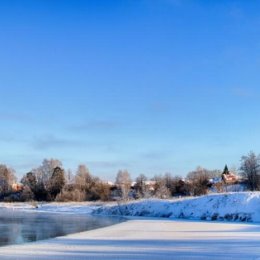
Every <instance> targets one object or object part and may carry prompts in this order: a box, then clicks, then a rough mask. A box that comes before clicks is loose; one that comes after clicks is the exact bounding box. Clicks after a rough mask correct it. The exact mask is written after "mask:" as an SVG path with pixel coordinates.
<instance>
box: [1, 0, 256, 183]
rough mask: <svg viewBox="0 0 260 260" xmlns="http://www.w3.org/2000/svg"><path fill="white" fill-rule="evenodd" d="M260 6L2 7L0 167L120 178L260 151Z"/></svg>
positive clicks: (211, 164) (152, 2)
mask: <svg viewBox="0 0 260 260" xmlns="http://www.w3.org/2000/svg"><path fill="white" fill-rule="evenodd" d="M259 10H260V3H259V1H228V0H226V1H199V0H198V1H185V0H183V1H181V0H179V1H178V0H161V1H159V0H158V1H157V0H140V1H137V0H131V1H127V0H121V1H99V0H93V1H90V0H89V1H80V0H78V1H66V0H64V1H50V0H49V1H48V0H45V1H41V0H39V1H27V0H24V1H13V0H3V1H1V2H0V90H1V102H0V120H1V127H0V147H1V149H0V159H1V162H2V163H6V164H8V165H10V166H12V167H14V168H15V169H16V171H17V174H18V176H22V175H23V174H25V173H26V172H27V171H29V170H30V169H31V168H33V167H36V166H38V165H39V164H40V163H41V161H42V160H43V159H44V158H58V159H60V160H62V162H63V165H64V167H65V168H72V169H75V168H76V167H77V165H78V164H80V163H84V164H86V165H87V166H88V167H89V169H90V171H91V172H92V173H93V174H96V175H98V176H100V177H103V178H104V179H113V178H114V176H115V175H116V173H117V171H118V170H119V169H128V170H129V172H130V173H131V174H132V176H133V177H135V176H136V175H138V174H139V173H145V174H146V175H148V176H153V175H154V174H162V173H165V172H171V173H173V174H176V175H186V173H187V172H188V171H190V170H193V169H194V168H195V167H196V166H198V165H201V166H204V167H206V168H210V169H216V168H217V169H222V168H223V167H224V165H225V164H226V163H227V164H228V165H230V166H239V160H240V157H241V156H242V155H244V154H247V153H248V152H249V151H250V150H254V151H255V152H256V153H258V152H260V139H259V132H260V123H259V113H260V112H259V111H260V102H259V98H260V87H259V82H260V73H259V68H260V17H259Z"/></svg>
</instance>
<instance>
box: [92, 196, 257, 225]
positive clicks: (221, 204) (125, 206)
mask: <svg viewBox="0 0 260 260" xmlns="http://www.w3.org/2000/svg"><path fill="white" fill-rule="evenodd" d="M93 213H94V214H101V215H117V216H118V215H120V216H145V217H161V218H180V219H194V220H218V221H239V222H241V221H242V222H260V192H241V193H225V194H211V195H206V196H201V197H195V198H186V199H176V200H158V199H148V200H139V201H135V202H128V203H122V204H121V203H118V205H114V206H112V205H107V206H102V207H100V208H98V209H95V210H94V211H93Z"/></svg>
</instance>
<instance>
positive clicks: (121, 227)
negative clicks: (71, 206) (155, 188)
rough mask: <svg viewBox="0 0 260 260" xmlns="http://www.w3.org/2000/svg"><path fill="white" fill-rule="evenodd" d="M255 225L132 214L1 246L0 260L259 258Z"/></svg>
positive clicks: (258, 229)
mask: <svg viewBox="0 0 260 260" xmlns="http://www.w3.org/2000/svg"><path fill="white" fill-rule="evenodd" d="M259 241H260V227H259V226H258V225H255V224H242V223H224V222H222V223H220V222H199V221H197V222H196V221H174V220H165V219H163V220H162V219H145V218H144V219H136V220H129V221H127V222H123V223H120V224H117V225H114V226H110V227H106V228H102V229H97V230H92V231H87V232H82V233H78V234H73V235H69V236H66V237H59V238H55V239H50V240H46V241H39V242H35V243H28V244H23V245H14V246H7V247H2V248H0V259H1V260H18V259H19V260H36V259H38V260H71V259H73V260H86V259H93V260H99V259H100V260H101V259H102V260H117V259H118V260H123V259H128V260H130V259H131V260H132V259H133V260H158V259H161V260H168V259H171V260H172V259H246V260H248V259H249V260H250V259H252V260H253V259H255V260H257V259H260V247H259Z"/></svg>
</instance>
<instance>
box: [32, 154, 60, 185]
mask: <svg viewBox="0 0 260 260" xmlns="http://www.w3.org/2000/svg"><path fill="white" fill-rule="evenodd" d="M56 167H60V168H62V163H61V161H59V160H57V159H49V160H48V159H44V160H43V162H42V164H41V165H40V166H39V167H38V168H36V169H33V170H32V172H33V173H34V174H35V177H36V181H37V183H41V184H42V185H43V187H44V188H45V189H46V188H47V185H48V183H49V181H50V178H51V177H52V174H53V171H54V169H55V168H56Z"/></svg>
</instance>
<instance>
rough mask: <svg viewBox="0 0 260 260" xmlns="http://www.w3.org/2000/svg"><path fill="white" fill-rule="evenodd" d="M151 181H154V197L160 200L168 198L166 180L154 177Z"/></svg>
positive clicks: (169, 193)
mask: <svg viewBox="0 0 260 260" xmlns="http://www.w3.org/2000/svg"><path fill="white" fill-rule="evenodd" d="M153 180H154V181H155V185H154V196H155V197H156V198H160V199H167V198H169V197H170V195H171V192H170V190H169V188H168V187H167V186H166V178H165V177H162V176H155V177H154V178H153Z"/></svg>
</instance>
